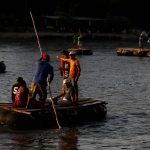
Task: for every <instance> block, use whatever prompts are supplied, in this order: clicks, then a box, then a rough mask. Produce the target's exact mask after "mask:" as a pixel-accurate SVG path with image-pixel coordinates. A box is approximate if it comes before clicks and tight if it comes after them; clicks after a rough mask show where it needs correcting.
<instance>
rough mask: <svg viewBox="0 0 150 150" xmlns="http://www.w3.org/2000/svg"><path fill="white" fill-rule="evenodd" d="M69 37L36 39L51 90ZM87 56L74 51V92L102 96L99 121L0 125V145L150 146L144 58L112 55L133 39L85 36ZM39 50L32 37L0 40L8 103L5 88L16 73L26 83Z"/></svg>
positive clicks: (149, 76)
mask: <svg viewBox="0 0 150 150" xmlns="http://www.w3.org/2000/svg"><path fill="white" fill-rule="evenodd" d="M71 44H72V42H71V40H67V39H63V40H56V39H55V40H49V39H47V40H46V39H45V40H41V45H42V49H43V51H46V52H48V53H49V54H50V56H51V63H52V65H53V66H54V70H55V77H54V81H53V82H52V85H51V90H52V94H53V95H56V94H58V93H59V92H60V90H61V85H62V79H61V78H60V74H59V71H58V65H59V61H58V59H57V56H58V55H59V54H60V49H61V48H63V49H64V48H67V47H69V46H71ZM85 44H86V46H87V47H90V48H91V49H92V50H93V55H91V56H79V57H78V59H79V61H80V63H81V69H82V70H81V71H82V72H81V76H80V79H79V96H81V97H93V98H100V99H101V100H103V101H107V102H108V105H107V109H108V115H107V119H106V120H105V121H102V122H96V123H95V122H94V123H91V124H90V123H89V124H87V125H83V126H77V127H75V128H69V127H66V128H62V129H55V130H54V129H53V130H52V129H43V130H36V131H35V130H32V131H12V130H8V129H7V130H6V129H5V128H2V129H0V139H1V140H0V149H3V150H5V149H11V150H13V149H15V150H16V149H17V150H25V149H29V150H34V149H36V150H37V149H39V150H48V149H51V150H56V149H57V150H62V149H78V150H91V149H92V150H99V149H102V150H108V149H111V150H113V149H115V150H116V149H117V150H120V149H128V150H133V149H134V150H135V149H137V150H141V149H150V128H149V126H150V117H149V116H150V109H149V108H150V96H149V93H150V84H149V80H150V67H149V66H150V59H149V58H139V57H127V56H117V55H116V51H115V49H116V48H117V47H136V46H135V45H137V44H136V43H133V42H119V41H85ZM39 56H40V51H39V49H38V45H37V43H36V41H35V40H34V39H32V40H20V41H0V61H2V60H4V61H5V64H6V73H3V74H0V101H1V102H10V89H11V86H12V84H13V83H14V82H15V81H16V78H17V77H18V76H23V77H24V79H25V80H26V81H27V84H28V86H29V85H30V83H31V80H32V75H33V73H34V70H35V61H36V60H37V59H38V58H39Z"/></svg>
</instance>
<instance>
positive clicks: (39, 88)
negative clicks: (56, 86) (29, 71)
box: [27, 53, 54, 108]
mask: <svg viewBox="0 0 150 150" xmlns="http://www.w3.org/2000/svg"><path fill="white" fill-rule="evenodd" d="M49 60H50V58H49V55H47V54H45V53H43V54H42V56H41V58H40V60H38V61H37V64H36V70H35V73H34V76H33V80H32V84H31V89H30V94H29V99H28V103H27V107H28V105H29V102H30V101H31V102H32V101H34V100H36V96H37V94H38V95H39V102H40V105H41V108H44V105H45V101H46V98H47V82H48V84H49V85H50V83H51V82H52V80H53V78H54V71H53V67H52V65H51V64H49Z"/></svg>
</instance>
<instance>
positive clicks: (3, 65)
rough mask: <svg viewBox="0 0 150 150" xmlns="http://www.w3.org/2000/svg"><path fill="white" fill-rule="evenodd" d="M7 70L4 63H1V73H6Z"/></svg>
mask: <svg viewBox="0 0 150 150" xmlns="http://www.w3.org/2000/svg"><path fill="white" fill-rule="evenodd" d="M5 70H6V65H5V63H4V61H0V73H3V72H5Z"/></svg>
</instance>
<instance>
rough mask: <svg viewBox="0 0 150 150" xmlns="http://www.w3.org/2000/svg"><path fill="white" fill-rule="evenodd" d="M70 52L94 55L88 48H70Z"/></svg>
mask: <svg viewBox="0 0 150 150" xmlns="http://www.w3.org/2000/svg"><path fill="white" fill-rule="evenodd" d="M68 51H69V52H70V51H75V52H76V54H77V55H92V54H93V52H92V50H91V49H89V48H86V47H72V48H69V49H68Z"/></svg>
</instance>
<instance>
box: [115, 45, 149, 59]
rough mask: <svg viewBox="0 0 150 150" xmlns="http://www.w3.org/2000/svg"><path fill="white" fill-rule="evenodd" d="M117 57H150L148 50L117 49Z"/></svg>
mask: <svg viewBox="0 0 150 150" xmlns="http://www.w3.org/2000/svg"><path fill="white" fill-rule="evenodd" d="M116 52H117V55H118V56H140V57H150V49H149V48H128V47H125V48H117V49H116Z"/></svg>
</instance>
